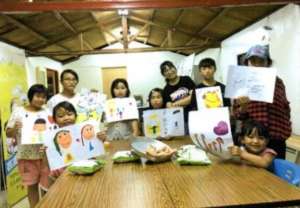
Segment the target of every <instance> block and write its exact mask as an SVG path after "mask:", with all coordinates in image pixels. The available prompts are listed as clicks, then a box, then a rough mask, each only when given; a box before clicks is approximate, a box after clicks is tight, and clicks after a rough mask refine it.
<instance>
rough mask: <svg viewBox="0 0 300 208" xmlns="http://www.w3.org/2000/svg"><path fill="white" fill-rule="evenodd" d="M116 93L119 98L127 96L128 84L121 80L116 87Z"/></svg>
mask: <svg viewBox="0 0 300 208" xmlns="http://www.w3.org/2000/svg"><path fill="white" fill-rule="evenodd" d="M114 94H115V97H117V98H122V97H126V94H127V88H126V86H125V85H124V84H123V83H122V82H119V83H118V84H117V86H116V87H115V88H114Z"/></svg>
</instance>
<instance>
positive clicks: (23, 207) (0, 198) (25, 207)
mask: <svg viewBox="0 0 300 208" xmlns="http://www.w3.org/2000/svg"><path fill="white" fill-rule="evenodd" d="M6 207H8V206H7V204H6V193H5V192H4V191H0V208H6ZM13 208H29V202H28V199H27V197H26V198H24V199H23V200H22V201H20V202H19V203H17V204H16V205H15V206H13Z"/></svg>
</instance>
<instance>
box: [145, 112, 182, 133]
mask: <svg viewBox="0 0 300 208" xmlns="http://www.w3.org/2000/svg"><path fill="white" fill-rule="evenodd" d="M143 119H144V132H145V135H146V137H150V138H157V137H168V136H182V135H184V118H183V108H166V109H157V110H146V111H144V112H143Z"/></svg>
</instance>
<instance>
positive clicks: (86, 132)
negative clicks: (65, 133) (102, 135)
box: [82, 125, 95, 140]
mask: <svg viewBox="0 0 300 208" xmlns="http://www.w3.org/2000/svg"><path fill="white" fill-rule="evenodd" d="M82 137H83V138H84V139H86V140H90V139H93V138H94V137H95V131H94V127H93V126H92V125H86V126H84V127H83V129H82Z"/></svg>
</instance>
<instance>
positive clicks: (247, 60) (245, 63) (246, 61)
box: [242, 57, 273, 67]
mask: <svg viewBox="0 0 300 208" xmlns="http://www.w3.org/2000/svg"><path fill="white" fill-rule="evenodd" d="M250 58H251V57H250ZM250 58H248V59H246V58H242V59H243V61H242V62H243V63H244V66H249V63H248V62H249V59H250ZM259 58H260V57H259ZM266 60H267V67H270V66H272V64H273V60H272V59H271V58H270V57H268V58H267V59H266Z"/></svg>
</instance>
